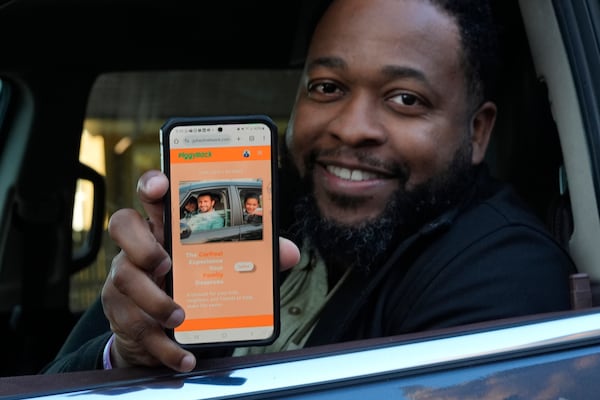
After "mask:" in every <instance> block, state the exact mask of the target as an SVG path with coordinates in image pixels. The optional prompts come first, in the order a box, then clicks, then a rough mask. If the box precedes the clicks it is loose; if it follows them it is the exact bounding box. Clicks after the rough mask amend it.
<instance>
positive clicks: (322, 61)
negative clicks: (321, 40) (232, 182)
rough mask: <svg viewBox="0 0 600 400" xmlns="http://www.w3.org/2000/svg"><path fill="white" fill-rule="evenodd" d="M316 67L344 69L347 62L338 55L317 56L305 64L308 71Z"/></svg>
mask: <svg viewBox="0 0 600 400" xmlns="http://www.w3.org/2000/svg"><path fill="white" fill-rule="evenodd" d="M317 67H328V68H338V69H345V68H346V67H347V64H346V62H345V61H344V60H342V59H341V58H339V57H318V58H315V59H314V60H311V61H310V62H309V63H308V64H307V70H309V71H310V70H311V69H314V68H317Z"/></svg>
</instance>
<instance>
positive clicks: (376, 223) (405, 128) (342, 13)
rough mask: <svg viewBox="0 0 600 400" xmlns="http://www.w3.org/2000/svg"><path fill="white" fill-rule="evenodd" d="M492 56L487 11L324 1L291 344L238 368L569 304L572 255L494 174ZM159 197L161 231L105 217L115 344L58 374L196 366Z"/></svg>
mask: <svg viewBox="0 0 600 400" xmlns="http://www.w3.org/2000/svg"><path fill="white" fill-rule="evenodd" d="M494 51H495V48H494V33H493V23H492V21H491V15H490V13H489V8H488V5H487V3H486V2H485V1H483V0H454V1H453V0H334V1H333V2H332V4H331V5H330V6H329V8H328V9H327V10H326V12H325V13H324V15H323V16H322V18H321V19H320V21H319V22H318V24H317V26H316V29H315V31H314V34H313V37H312V40H311V42H310V46H309V49H308V52H307V58H306V64H305V69H304V73H303V75H302V79H301V82H300V85H299V89H298V94H297V97H296V101H295V105H294V109H293V112H292V117H291V120H290V129H289V131H288V132H287V136H286V144H287V156H288V158H287V159H286V161H287V162H286V163H285V168H286V170H284V171H283V172H284V173H283V174H282V176H283V177H284V179H282V185H283V188H282V189H281V193H282V195H283V196H285V195H289V196H290V197H291V200H290V201H289V202H287V201H283V202H282V204H283V206H282V209H284V211H285V208H286V207H289V208H290V209H291V210H292V211H293V212H292V216H291V220H289V224H287V226H285V227H284V228H285V229H284V233H285V236H288V237H290V238H291V239H293V240H294V241H295V242H296V243H297V244H298V246H299V247H300V248H301V259H300V261H299V262H298V263H297V265H295V266H294V268H292V269H291V271H290V272H286V273H285V274H286V275H285V279H284V281H283V283H282V286H281V290H280V292H281V307H282V318H281V326H282V327H281V334H280V336H279V338H278V339H277V341H276V342H275V343H273V344H272V345H270V346H268V347H256V348H238V349H235V354H238V355H239V354H248V353H258V352H266V351H278V350H289V349H295V348H300V347H304V346H312V345H318V344H327V343H335V342H340V341H345V340H353V339H363V338H372V337H381V336H388V335H396V334H401V333H406V332H416V331H420V330H427V329H434V328H444V327H450V326H456V325H460V324H466V323H473V322H480V321H486V320H492V319H497V318H505V317H513V316H518V315H524V314H532V313H540V312H546V311H557V310H564V309H568V308H569V307H570V303H569V289H568V275H569V274H570V273H572V272H574V271H575V269H574V266H573V263H572V261H571V260H570V258H569V256H568V254H567V253H566V251H565V250H564V249H562V248H561V247H560V246H559V245H558V244H557V243H556V242H555V241H554V240H553V238H552V237H551V236H550V235H549V234H548V233H547V232H546V231H545V229H544V227H543V226H542V225H541V224H540V223H539V221H537V220H536V218H535V217H534V216H533V215H532V214H530V213H529V212H528V211H527V210H526V208H525V207H524V206H523V204H522V203H521V202H520V200H519V199H518V198H517V196H516V195H515V193H514V192H513V191H512V190H511V189H510V188H509V187H507V186H505V185H503V184H501V183H500V182H496V181H494V180H493V179H492V178H491V177H490V175H489V174H488V172H487V169H486V167H485V163H484V157H485V153H486V148H487V145H488V142H489V138H490V135H491V134H492V130H493V127H494V122H495V118H496V105H495V103H494V102H493V97H492V94H493V76H494V75H493V70H492V69H490V68H491V67H492V66H493V65H495V62H494V59H493V56H494ZM290 171H291V172H290ZM290 177H292V178H296V179H292V178H290ZM298 188H300V190H299V191H298ZM166 189H167V182H166V178H165V177H164V175H162V174H160V173H158V172H157V171H153V172H150V173H147V174H145V175H144V176H142V177H141V179H140V185H139V193H140V198H141V201H142V203H143V204H144V206H145V209H146V211H147V213H148V215H149V218H150V221H151V224H150V228H151V231H149V230H148V224H147V222H146V221H145V220H144V219H143V218H142V216H140V215H139V214H138V213H136V212H134V211H133V210H120V211H118V212H117V213H115V214H114V215H113V216H112V218H111V224H110V228H109V230H110V233H111V237H112V238H113V239H114V240H115V242H116V244H117V245H118V246H119V247H120V248H121V249H122V252H121V253H120V254H119V255H118V256H117V257H116V258H115V260H114V262H113V265H112V269H111V273H110V274H109V276H108V278H107V281H106V284H105V286H104V290H103V293H102V302H103V306H104V310H103V311H104V314H105V315H106V317H107V319H108V321H109V322H110V326H111V328H112V331H113V332H107V333H106V334H105V335H103V336H101V337H98V338H95V339H92V340H91V341H89V342H87V343H86V344H84V345H83V346H82V347H79V346H74V345H72V344H71V345H68V346H66V348H65V350H63V354H61V355H60V356H59V358H58V359H57V360H56V362H55V363H54V365H53V366H52V367H51V368H49V369H48V371H50V372H52V371H59V370H71V369H85V368H95V367H96V368H101V367H102V359H103V358H102V355H104V362H105V365H106V364H112V366H113V367H115V366H117V367H119V366H127V365H157V364H162V365H166V366H169V367H171V368H173V369H175V370H178V371H187V370H190V369H192V368H193V367H194V364H195V359H194V356H193V355H192V354H191V353H189V352H187V351H185V350H183V349H181V348H179V347H178V346H177V345H176V344H175V343H174V342H173V341H171V340H170V339H169V338H168V337H167V336H166V335H165V333H164V328H165V327H171V328H172V327H174V326H176V325H178V324H180V323H181V321H182V320H183V311H182V310H181V308H180V307H179V306H178V305H177V304H175V303H174V302H173V301H172V299H170V298H169V297H168V296H167V295H166V294H165V293H164V292H162V290H160V284H161V282H162V278H163V277H164V274H165V273H166V272H167V270H168V268H169V267H170V260H169V258H168V256H167V255H166V252H165V251H164V249H162V247H161V246H159V245H158V243H160V242H161V240H162V236H161V235H162V219H161V216H162V204H161V203H160V200H161V199H162V196H164V193H165V192H166ZM296 195H298V196H297V197H296ZM290 204H291V205H292V206H290ZM285 220H286V221H288V219H285ZM150 233H152V234H150ZM155 237H156V239H157V240H155ZM282 254H286V252H285V251H282ZM285 263H286V262H284V264H285ZM131 282H135V284H130V283H131ZM109 338H111V339H110V341H109ZM107 342H108V345H107ZM111 343H112V345H111ZM69 349H71V350H74V351H73V352H69ZM103 351H104V353H103ZM86 354H87V356H86Z"/></svg>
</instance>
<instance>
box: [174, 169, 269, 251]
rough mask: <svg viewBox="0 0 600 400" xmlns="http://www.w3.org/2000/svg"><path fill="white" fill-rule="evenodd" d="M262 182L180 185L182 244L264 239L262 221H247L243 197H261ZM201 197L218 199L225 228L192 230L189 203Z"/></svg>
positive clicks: (217, 182)
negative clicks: (186, 211) (188, 215)
mask: <svg viewBox="0 0 600 400" xmlns="http://www.w3.org/2000/svg"><path fill="white" fill-rule="evenodd" d="M262 187H263V184H262V181H260V180H252V179H248V180H245V181H244V180H242V181H202V182H186V183H184V184H181V185H180V186H179V200H180V201H179V208H180V216H181V219H180V228H181V233H180V239H181V243H183V244H186V243H208V242H215V241H228V242H231V241H239V240H261V239H262V237H263V235H262V233H263V226H262V219H261V220H259V219H258V218H254V219H253V221H252V222H249V221H247V219H246V218H244V206H243V203H244V198H245V196H246V195H247V194H248V193H256V194H258V195H259V196H262ZM200 194H210V196H211V197H212V198H213V199H215V206H214V208H215V210H216V211H217V213H218V214H219V215H220V216H221V217H222V218H223V221H224V226H223V227H222V228H218V229H210V230H200V231H193V230H192V229H191V228H190V223H191V220H193V216H192V217H185V216H184V208H185V204H186V202H188V200H189V199H190V198H192V199H193V200H194V201H195V199H196V198H197V197H198V195H200Z"/></svg>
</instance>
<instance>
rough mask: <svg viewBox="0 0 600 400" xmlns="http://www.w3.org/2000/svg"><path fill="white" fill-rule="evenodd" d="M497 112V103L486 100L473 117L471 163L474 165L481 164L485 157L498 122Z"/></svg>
mask: <svg viewBox="0 0 600 400" xmlns="http://www.w3.org/2000/svg"><path fill="white" fill-rule="evenodd" d="M496 113H497V109H496V104H494V103H492V102H491V101H486V102H485V103H483V104H482V105H481V106H480V107H479V108H478V109H477V111H475V114H473V118H472V119H471V146H472V148H473V152H472V155H471V163H472V164H473V165H477V164H480V163H481V162H482V161H483V159H484V158H485V152H486V150H487V147H488V143H489V142H490V136H491V134H492V130H493V129H494V124H495V122H496Z"/></svg>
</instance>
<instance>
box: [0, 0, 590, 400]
mask: <svg viewBox="0 0 600 400" xmlns="http://www.w3.org/2000/svg"><path fill="white" fill-rule="evenodd" d="M318 3H319V1H318V0H288V1H285V2H284V1H270V0H266V1H261V2H249V1H245V2H242V1H231V2H200V1H195V2H194V1H186V0H170V1H165V0H147V1H144V2H139V1H136V0H120V1H118V2H117V1H112V2H110V1H102V0H88V1H86V2H73V1H67V0H46V1H38V0H13V1H10V0H9V1H0V38H3V39H2V41H1V43H2V45H1V47H0V50H1V51H2V56H1V57H0V176H1V179H0V321H1V323H2V330H1V335H2V336H0V340H1V343H3V344H4V346H3V352H2V355H3V360H2V363H1V364H0V375H2V376H1V377H0V396H5V397H8V398H15V399H23V398H40V399H58V398H66V397H72V396H76V397H77V398H82V399H85V398H90V399H91V398H97V397H98V396H111V397H112V398H119V399H135V398H154V397H156V398H169V397H173V398H178V399H187V398H189V399H192V398H193V399H199V398H206V399H211V398H215V399H216V398H219V399H225V398H245V399H251V398H253V399H258V398H260V399H268V398H278V399H329V398H340V397H341V398H348V399H353V398H361V399H363V398H388V397H389V398H398V399H420V400H424V399H433V398H435V399H452V398H461V399H470V398H473V399H474V398H477V399H496V398H503V399H509V398H510V399H521V398H548V399H559V398H563V399H579V398H593V397H594V396H596V393H597V392H598V391H599V390H600V383H599V380H598V379H597V376H598V373H600V364H599V363H600V329H599V327H600V309H598V305H599V304H600V289H599V288H600V246H599V245H598V238H600V201H599V198H600V3H599V2H598V1H597V0H578V1H571V0H495V1H494V7H495V11H496V15H497V17H498V19H499V21H500V22H501V23H502V26H503V27H504V29H503V31H502V35H503V37H504V39H505V40H504V43H506V46H505V47H503V48H502V49H501V51H502V55H503V60H504V61H503V64H502V65H501V66H500V67H501V68H500V71H501V77H502V80H501V85H500V89H501V96H500V99H499V110H500V112H499V115H498V121H497V125H496V128H495V132H494V136H493V139H492V143H491V144H490V149H489V151H488V154H487V161H488V164H489V165H490V168H491V170H492V172H493V174H494V175H495V176H497V177H498V178H500V179H503V180H505V181H507V182H510V183H511V184H512V185H513V186H514V187H515V189H516V190H517V191H518V192H519V193H520V194H521V196H522V197H523V199H524V200H526V202H527V203H528V204H529V205H530V206H531V209H532V210H533V211H534V212H535V213H536V214H537V215H538V216H539V217H540V219H542V220H543V221H544V222H545V223H546V225H547V228H548V229H549V230H550V231H551V232H552V234H553V235H554V236H555V237H556V239H557V240H558V241H559V242H560V243H562V244H563V245H564V246H565V247H566V248H567V249H568V251H569V252H570V254H571V256H572V258H573V260H574V261H575V263H576V265H577V268H578V274H575V275H573V277H572V305H573V307H572V310H568V311H564V312H555V313H547V314H537V315H529V316H523V317H518V318H511V319H507V320H495V321H487V322H483V323H478V324H473V325H466V326H460V327H455V328H451V329H444V330H432V331H426V332H415V333H411V334H406V335H399V336H393V337H384V338H377V339H368V340H360V341H352V342H344V343H337V344H332V345H326V346H315V347H310V348H304V349H299V350H292V351H288V352H282V353H272V354H265V355H259V356H244V357H234V358H210V359H203V360H200V361H199V365H198V368H197V369H196V370H194V371H193V372H190V373H186V374H178V373H173V372H172V371H170V370H167V369H162V368H157V369H146V368H126V369H115V370H109V371H100V370H98V371H83V372H70V373H63V374H40V373H39V372H40V371H41V369H42V368H43V366H44V365H46V364H47V363H48V362H50V361H51V360H52V359H53V357H54V356H55V354H56V353H57V351H58V350H59V348H60V346H61V345H62V343H63V342H64V340H65V339H66V338H67V336H68V334H69V332H70V331H71V329H72V327H73V326H74V324H75V323H76V322H77V321H78V319H79V318H80V316H81V315H82V313H83V312H84V311H85V310H86V309H87V307H89V306H90V304H92V303H93V302H94V301H95V300H96V299H97V297H98V293H99V292H100V290H101V288H102V284H103V282H104V279H105V277H106V274H107V272H108V269H109V268H110V262H111V259H112V257H113V256H114V255H115V254H117V252H118V249H117V248H116V246H115V244H114V243H112V241H111V240H110V238H109V236H108V233H107V229H106V228H107V223H108V220H109V217H110V215H111V214H112V213H113V212H114V211H115V210H117V209H119V208H122V207H134V208H136V209H138V210H139V211H142V208H141V206H140V204H139V201H138V200H137V198H136V195H135V184H136V180H137V178H138V177H139V176H140V174H141V173H142V172H143V171H145V170H148V169H154V168H159V165H160V163H159V160H160V154H159V136H158V133H159V129H160V126H161V125H162V124H163V123H164V121H165V120H167V119H168V118H170V117H173V116H195V115H199V114H202V115H216V114H221V115H222V114H254V113H260V114H268V115H270V116H271V117H272V118H273V120H274V121H275V122H276V123H277V125H278V128H279V131H280V132H281V133H283V132H285V131H286V128H287V126H286V124H287V120H288V118H289V111H290V109H291V105H292V104H293V100H294V95H295V90H296V85H297V81H298V78H299V76H300V73H301V68H302V55H303V52H304V50H305V46H306V33H307V31H308V30H309V26H310V23H311V21H312V19H311V16H312V15H314V12H315V9H317V8H318V7H316V6H317V5H318ZM195 184H196V183H195ZM220 187H222V188H223V189H224V188H225V186H220ZM186 190H187V189H186ZM199 190H200V187H190V188H189V190H187V191H185V192H184V194H182V195H180V199H182V200H185V198H186V197H189V196H190V195H191V194H193V193H197V191H199ZM237 190H238V189H231V190H230V191H229V192H228V193H229V198H228V200H224V204H227V203H225V202H226V201H229V202H230V203H229V204H230V205H231V212H232V214H231V215H230V218H231V220H232V221H234V220H239V218H240V214H239V210H240V209H239V208H237V206H234V205H233V204H234V203H236V204H237V202H238V201H239V196H236V195H235V194H236V193H237V192H236V191H237ZM223 193H225V192H223ZM232 193H233V195H232ZM291 194H293V193H291ZM225 199H227V198H225ZM285 207H286V203H282V204H281V208H282V211H286V208H285ZM224 208H225V207H224ZM228 208H229V207H228ZM234 214H235V215H234ZM251 229H254V228H251ZM192 235H194V234H192V233H191V232H190V237H192ZM235 237H236V239H237V238H238V233H236V235H235ZM241 237H242V236H240V238H241ZM186 240H187V239H186ZM219 240H225V239H219ZM227 240H229V239H227ZM531 285H536V282H535V281H533V282H531Z"/></svg>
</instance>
